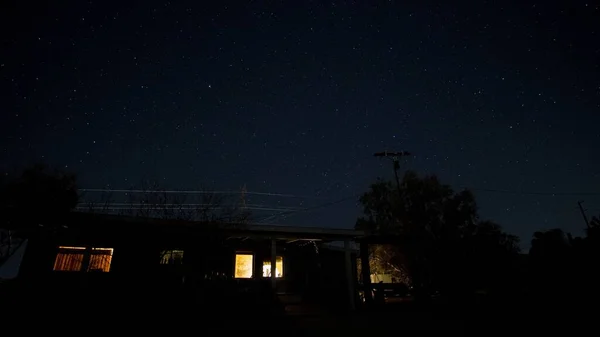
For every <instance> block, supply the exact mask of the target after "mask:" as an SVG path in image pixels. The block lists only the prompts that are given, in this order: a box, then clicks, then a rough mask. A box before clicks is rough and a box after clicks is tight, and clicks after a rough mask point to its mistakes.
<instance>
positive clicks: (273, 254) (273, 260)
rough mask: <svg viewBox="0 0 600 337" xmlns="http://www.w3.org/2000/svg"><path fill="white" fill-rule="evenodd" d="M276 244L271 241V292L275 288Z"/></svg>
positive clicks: (273, 240)
mask: <svg viewBox="0 0 600 337" xmlns="http://www.w3.org/2000/svg"><path fill="white" fill-rule="evenodd" d="M276 266H277V242H276V240H275V239H271V287H272V288H273V290H275V289H276V288H277V270H276V268H277V267H276Z"/></svg>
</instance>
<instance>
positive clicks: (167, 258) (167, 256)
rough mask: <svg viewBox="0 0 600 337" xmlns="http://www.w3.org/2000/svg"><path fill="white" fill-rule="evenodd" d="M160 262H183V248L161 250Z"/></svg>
mask: <svg viewBox="0 0 600 337" xmlns="http://www.w3.org/2000/svg"><path fill="white" fill-rule="evenodd" d="M160 264H183V250H174V249H173V250H163V251H162V252H161V254H160Z"/></svg>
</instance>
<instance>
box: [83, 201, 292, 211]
mask: <svg viewBox="0 0 600 337" xmlns="http://www.w3.org/2000/svg"><path fill="white" fill-rule="evenodd" d="M103 204H104V203H103V202H98V203H94V202H80V203H79V204H78V205H77V207H97V208H103V207H104V206H102V205H103ZM106 206H107V207H146V208H151V207H180V206H181V207H193V206H197V207H202V206H209V207H211V208H215V207H218V205H215V204H211V203H200V204H189V203H164V204H163V203H158V204H153V203H143V202H137V203H129V202H109V203H107V205H106ZM250 207H254V208H265V207H266V208H273V209H281V210H302V209H303V208H302V207H293V206H287V207H273V206H270V205H264V204H248V205H246V207H240V208H250Z"/></svg>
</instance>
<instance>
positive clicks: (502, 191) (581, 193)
mask: <svg viewBox="0 0 600 337" xmlns="http://www.w3.org/2000/svg"><path fill="white" fill-rule="evenodd" d="M463 188H466V189H469V190H473V191H481V192H490V193H503V194H521V195H549V196H582V195H587V196H600V192H599V193H595V192H523V191H511V190H497V189H491V188H472V187H467V186H463Z"/></svg>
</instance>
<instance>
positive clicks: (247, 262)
mask: <svg viewBox="0 0 600 337" xmlns="http://www.w3.org/2000/svg"><path fill="white" fill-rule="evenodd" d="M253 262H254V256H252V254H235V273H234V277H235V278H252V266H253V265H254V263H253Z"/></svg>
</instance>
